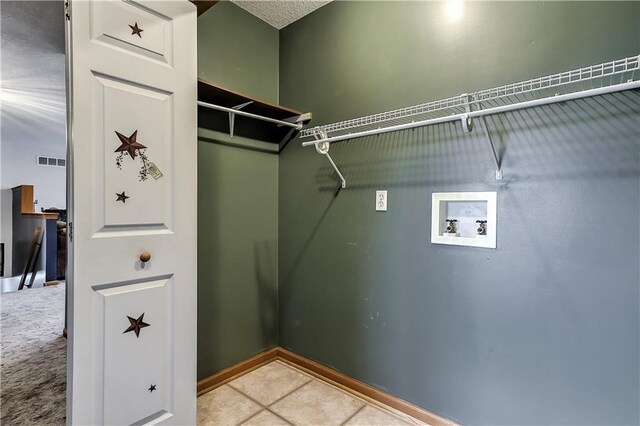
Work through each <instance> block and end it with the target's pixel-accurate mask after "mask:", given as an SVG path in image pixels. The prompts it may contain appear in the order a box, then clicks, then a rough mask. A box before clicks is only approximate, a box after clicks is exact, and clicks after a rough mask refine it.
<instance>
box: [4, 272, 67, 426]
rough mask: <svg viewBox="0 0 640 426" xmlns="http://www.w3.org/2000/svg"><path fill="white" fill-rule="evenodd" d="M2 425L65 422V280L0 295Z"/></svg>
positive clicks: (59, 423) (61, 423) (58, 423)
mask: <svg viewBox="0 0 640 426" xmlns="http://www.w3.org/2000/svg"><path fill="white" fill-rule="evenodd" d="M0 299H1V301H0V314H1V315H0V317H1V318H0V327H1V330H0V332H1V333H2V336H1V338H0V340H1V350H2V354H1V364H0V380H1V381H0V423H1V424H2V425H63V424H64V423H65V411H66V380H67V378H66V376H67V339H65V338H64V337H62V330H63V328H64V284H58V285H57V286H51V287H43V288H34V289H25V290H21V291H14V292H11V293H3V294H0Z"/></svg>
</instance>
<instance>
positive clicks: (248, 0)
mask: <svg viewBox="0 0 640 426" xmlns="http://www.w3.org/2000/svg"><path fill="white" fill-rule="evenodd" d="M231 1H232V2H233V3H235V4H236V5H238V6H240V7H241V8H243V9H244V10H246V11H247V12H249V13H251V14H252V15H255V16H257V17H258V18H260V19H262V20H263V21H264V22H266V23H267V24H269V25H271V26H272V27H276V28H277V29H282V28H284V27H286V26H287V25H289V24H290V23H292V22H295V21H297V20H298V19H300V18H302V17H303V16H305V15H308V14H310V13H311V12H313V11H314V10H316V9H318V8H320V7H322V6H324V5H325V4H327V3H330V2H331V0H231Z"/></svg>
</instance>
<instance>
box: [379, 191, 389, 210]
mask: <svg viewBox="0 0 640 426" xmlns="http://www.w3.org/2000/svg"><path fill="white" fill-rule="evenodd" d="M376 211H377V212H386V211H387V190H386V189H385V190H379V191H376Z"/></svg>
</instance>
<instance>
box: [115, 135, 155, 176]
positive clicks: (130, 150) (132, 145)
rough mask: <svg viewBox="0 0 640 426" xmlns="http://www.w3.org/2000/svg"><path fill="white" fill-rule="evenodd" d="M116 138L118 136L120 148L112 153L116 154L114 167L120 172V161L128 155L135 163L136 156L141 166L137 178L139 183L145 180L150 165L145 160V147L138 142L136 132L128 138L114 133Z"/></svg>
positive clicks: (146, 159) (147, 160)
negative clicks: (140, 161)
mask: <svg viewBox="0 0 640 426" xmlns="http://www.w3.org/2000/svg"><path fill="white" fill-rule="evenodd" d="M116 136H118V139H119V140H120V146H119V147H118V148H117V149H116V150H115V151H114V152H115V153H116V154H118V156H117V157H116V167H118V169H120V170H122V161H123V160H124V156H125V155H128V156H129V157H131V159H132V160H134V161H135V159H136V154H137V155H138V156H139V157H140V159H141V160H142V166H141V167H140V171H139V172H138V177H139V178H140V182H142V181H145V180H147V178H148V175H149V165H150V164H152V163H150V162H149V159H148V158H147V154H146V150H147V147H146V146H144V145H142V144H141V143H140V142H138V130H137V129H136V130H135V131H134V132H133V133H132V134H131V136H129V137H126V136H125V135H123V134H122V133H120V132H118V131H116Z"/></svg>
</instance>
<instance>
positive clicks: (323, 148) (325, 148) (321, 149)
mask: <svg viewBox="0 0 640 426" xmlns="http://www.w3.org/2000/svg"><path fill="white" fill-rule="evenodd" d="M313 137H314V138H315V139H316V140H317V141H320V142H318V143H317V144H316V151H318V154H322V155H325V156H326V157H327V159H328V160H329V163H331V166H333V170H335V171H336V173H337V175H338V177H339V178H340V182H341V186H342V188H343V189H344V188H346V187H347V181H346V180H345V178H344V176H342V173H340V169H338V166H336V163H335V162H334V161H333V158H331V155H329V147H330V146H331V144H330V143H329V142H322V139H326V138H327V134H326V133H324V132H323V133H322V137H321V138H319V137H318V135H315V134H314V135H313Z"/></svg>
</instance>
